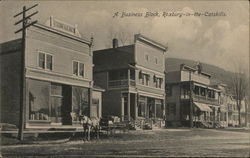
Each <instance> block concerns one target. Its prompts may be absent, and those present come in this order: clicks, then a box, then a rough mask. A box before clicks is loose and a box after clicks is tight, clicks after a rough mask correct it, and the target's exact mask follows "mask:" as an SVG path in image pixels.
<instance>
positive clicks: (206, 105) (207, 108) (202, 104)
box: [194, 102, 213, 112]
mask: <svg viewBox="0 0 250 158" xmlns="http://www.w3.org/2000/svg"><path fill="white" fill-rule="evenodd" d="M194 104H195V105H196V106H197V107H198V108H199V109H200V110H201V111H208V112H212V111H213V110H212V109H211V108H210V107H209V106H208V104H204V103H197V102H194Z"/></svg>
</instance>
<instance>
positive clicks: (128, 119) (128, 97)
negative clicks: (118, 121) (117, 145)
mask: <svg viewBox="0 0 250 158" xmlns="http://www.w3.org/2000/svg"><path fill="white" fill-rule="evenodd" d="M127 110H128V112H127V113H128V121H130V93H129V92H128V109H127Z"/></svg>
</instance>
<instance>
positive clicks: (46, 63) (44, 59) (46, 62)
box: [38, 52, 53, 70]
mask: <svg viewBox="0 0 250 158" xmlns="http://www.w3.org/2000/svg"><path fill="white" fill-rule="evenodd" d="M38 58H39V59H38V60H39V61H38V66H39V67H40V68H42V69H46V70H52V62H53V61H52V55H50V54H47V53H43V52H39V55H38Z"/></svg>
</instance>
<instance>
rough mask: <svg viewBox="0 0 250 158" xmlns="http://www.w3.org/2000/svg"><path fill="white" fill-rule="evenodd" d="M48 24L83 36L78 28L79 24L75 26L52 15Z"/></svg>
mask: <svg viewBox="0 0 250 158" xmlns="http://www.w3.org/2000/svg"><path fill="white" fill-rule="evenodd" d="M46 26H49V27H52V28H54V29H56V30H59V31H62V32H64V33H68V34H71V35H73V36H77V37H81V34H80V33H79V31H78V29H77V25H74V26H73V25H71V24H67V23H66V22H63V21H61V20H58V19H55V18H54V17H53V16H50V19H49V20H48V21H47V22H46Z"/></svg>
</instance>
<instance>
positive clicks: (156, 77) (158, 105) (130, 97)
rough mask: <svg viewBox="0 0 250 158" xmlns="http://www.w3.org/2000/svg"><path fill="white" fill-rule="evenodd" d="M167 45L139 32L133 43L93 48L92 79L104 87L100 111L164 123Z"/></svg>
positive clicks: (125, 117)
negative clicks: (98, 48)
mask: <svg viewBox="0 0 250 158" xmlns="http://www.w3.org/2000/svg"><path fill="white" fill-rule="evenodd" d="M166 50H167V48H166V47H165V46H163V45H162V44H159V43H158V42H155V41H153V40H151V39H149V38H147V37H145V36H142V35H140V34H137V35H135V37H134V43H133V44H131V45H127V46H120V47H119V46H118V40H117V39H114V40H113V48H109V49H104V50H97V51H94V53H93V56H94V64H95V66H94V82H95V83H97V84H98V85H100V86H101V87H102V88H105V90H106V91H105V92H104V93H103V115H104V116H108V115H114V116H118V117H120V118H121V121H124V120H128V121H130V122H133V121H134V122H135V123H136V125H138V127H141V128H142V126H143V125H144V124H145V123H148V122H150V121H151V123H153V125H155V126H164V117H165V106H164V105H165V86H164V83H165V73H164V72H165V54H166Z"/></svg>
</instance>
